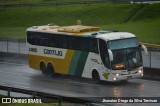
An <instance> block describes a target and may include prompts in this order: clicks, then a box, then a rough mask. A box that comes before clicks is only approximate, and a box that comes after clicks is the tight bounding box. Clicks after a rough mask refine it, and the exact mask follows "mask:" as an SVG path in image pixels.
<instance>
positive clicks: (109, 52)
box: [108, 49, 113, 61]
mask: <svg viewBox="0 0 160 106" xmlns="http://www.w3.org/2000/svg"><path fill="white" fill-rule="evenodd" d="M108 54H109V59H110V61H113V53H112V51H111V50H110V49H108Z"/></svg>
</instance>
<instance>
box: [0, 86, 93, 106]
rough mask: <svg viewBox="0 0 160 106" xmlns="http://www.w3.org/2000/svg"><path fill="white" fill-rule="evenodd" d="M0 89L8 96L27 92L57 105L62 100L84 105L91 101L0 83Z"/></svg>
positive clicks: (43, 101) (44, 101) (33, 96)
mask: <svg viewBox="0 0 160 106" xmlns="http://www.w3.org/2000/svg"><path fill="white" fill-rule="evenodd" d="M0 90H5V91H7V97H10V93H11V92H16V93H23V94H29V95H32V98H33V99H36V98H40V99H42V103H53V101H54V102H55V103H58V104H59V105H61V103H62V102H69V103H79V104H83V105H86V106H89V104H90V103H91V101H87V100H84V99H82V98H78V97H77V98H76V97H65V96H60V95H55V94H50V93H45V92H40V91H34V90H30V89H28V90H27V89H22V88H16V87H11V86H7V85H0ZM1 103H2V102H1Z"/></svg>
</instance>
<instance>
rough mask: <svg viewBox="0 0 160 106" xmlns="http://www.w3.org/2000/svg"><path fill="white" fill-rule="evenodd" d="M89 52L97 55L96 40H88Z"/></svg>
mask: <svg viewBox="0 0 160 106" xmlns="http://www.w3.org/2000/svg"><path fill="white" fill-rule="evenodd" d="M89 51H90V52H94V53H98V43H97V39H95V38H90V40H89Z"/></svg>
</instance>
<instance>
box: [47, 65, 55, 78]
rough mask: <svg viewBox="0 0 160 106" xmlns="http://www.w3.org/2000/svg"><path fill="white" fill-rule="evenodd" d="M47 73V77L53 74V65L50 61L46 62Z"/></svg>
mask: <svg viewBox="0 0 160 106" xmlns="http://www.w3.org/2000/svg"><path fill="white" fill-rule="evenodd" d="M47 75H48V76H49V77H53V76H54V68H53V65H52V64H51V63H48V65H47Z"/></svg>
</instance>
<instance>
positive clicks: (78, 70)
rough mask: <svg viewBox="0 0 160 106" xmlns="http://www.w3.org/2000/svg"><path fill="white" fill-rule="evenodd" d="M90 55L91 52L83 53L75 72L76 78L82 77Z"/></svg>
mask: <svg viewBox="0 0 160 106" xmlns="http://www.w3.org/2000/svg"><path fill="white" fill-rule="evenodd" d="M88 54H89V52H81V54H80V58H79V61H78V64H77V68H76V72H75V75H76V76H82V73H83V70H84V66H85V64H86V61H87V57H88Z"/></svg>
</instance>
